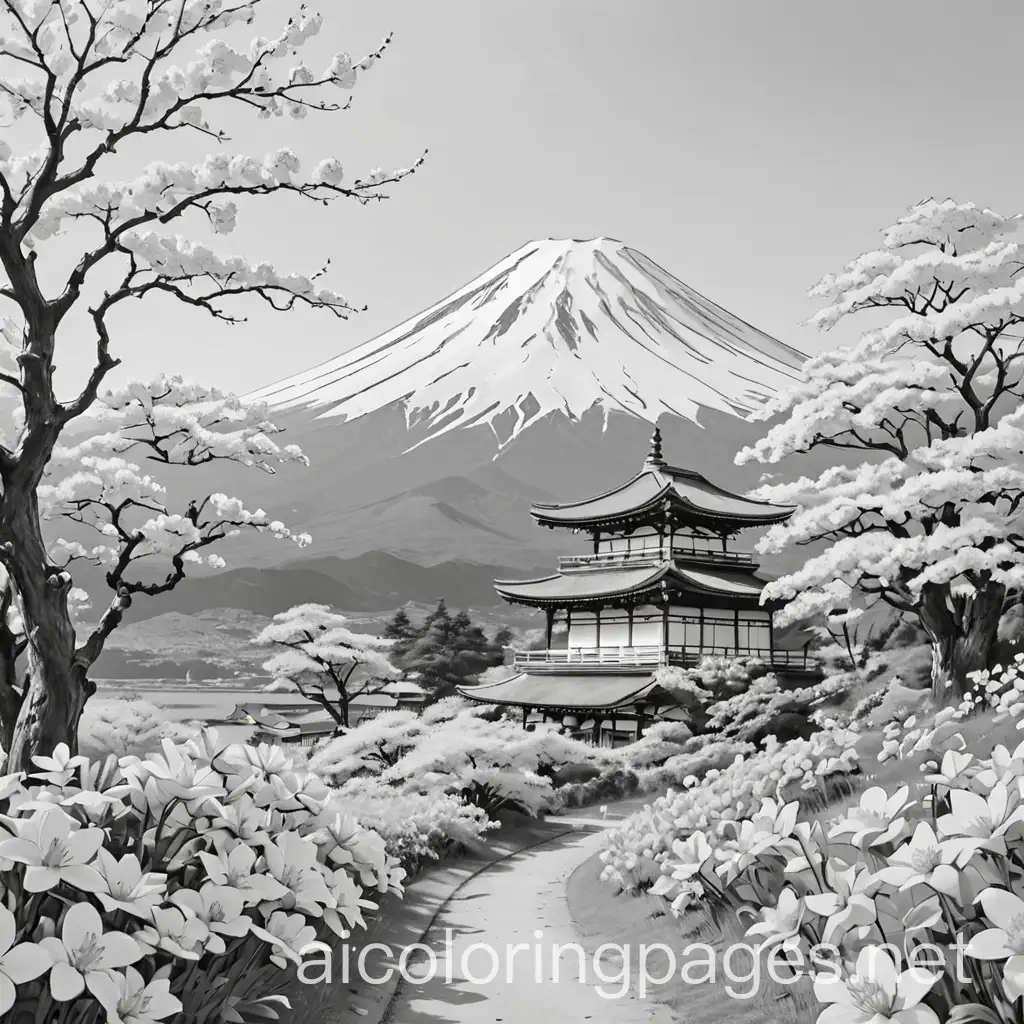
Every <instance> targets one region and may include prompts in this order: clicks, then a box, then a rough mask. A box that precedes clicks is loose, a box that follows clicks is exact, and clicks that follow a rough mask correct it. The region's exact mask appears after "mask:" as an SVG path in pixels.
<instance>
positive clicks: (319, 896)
mask: <svg viewBox="0 0 1024 1024" xmlns="http://www.w3.org/2000/svg"><path fill="white" fill-rule="evenodd" d="M316 851H317V847H316V845H315V844H313V843H311V842H309V841H308V840H305V839H303V838H302V837H301V836H298V835H296V834H295V833H294V832H284V833H282V834H281V835H279V836H278V837H277V838H276V840H275V841H274V844H273V845H272V846H267V847H266V848H265V849H264V851H263V859H264V861H265V862H266V865H267V871H268V872H269V873H270V874H271V875H272V876H273V877H274V878H275V879H277V881H278V882H280V883H281V885H282V886H284V888H285V890H286V892H285V893H284V894H283V895H282V896H280V897H278V898H277V899H279V900H280V902H281V905H282V907H283V908H284V909H285V910H301V911H302V912H303V913H305V914H311V915H313V916H314V917H320V916H321V915H322V913H323V908H324V907H333V906H334V897H333V896H331V893H330V890H329V889H328V888H327V884H326V883H325V882H324V878H323V875H322V874H321V868H320V865H319V863H318V862H317V859H316Z"/></svg>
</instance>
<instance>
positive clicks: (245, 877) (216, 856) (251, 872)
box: [199, 843, 288, 905]
mask: <svg viewBox="0 0 1024 1024" xmlns="http://www.w3.org/2000/svg"><path fill="white" fill-rule="evenodd" d="M199 859H200V860H201V861H202V862H203V866H204V867H205V868H206V874H207V877H208V878H209V879H210V881H211V882H213V883H214V884H215V885H224V886H230V887H231V888H232V889H237V890H238V891H239V892H240V893H241V894H242V896H243V898H244V899H245V902H246V904H248V905H251V904H254V903H260V902H263V901H266V900H279V899H281V898H282V897H284V896H287V895H288V888H287V887H286V886H284V885H282V884H281V883H280V882H279V881H278V880H277V879H276V878H272V877H270V875H267V874H264V873H262V872H258V871H256V870H255V868H256V859H257V855H256V854H255V853H254V852H253V851H252V850H251V849H250V848H249V847H248V846H246V845H245V843H238V844H237V845H236V846H235V847H234V848H233V849H232V850H230V851H228V850H227V849H221V850H218V851H217V852H216V853H207V852H205V851H204V852H203V853H200V854H199Z"/></svg>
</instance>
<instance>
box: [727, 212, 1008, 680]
mask: <svg viewBox="0 0 1024 1024" xmlns="http://www.w3.org/2000/svg"><path fill="white" fill-rule="evenodd" d="M1019 225H1020V217H1019V216H1013V217H1003V216H1000V215H999V214H996V213H993V212H992V211H991V210H985V209H979V208H978V207H976V206H974V205H973V204H957V203H954V202H953V201H952V200H946V201H944V202H935V201H932V200H929V201H927V202H924V203H921V204H919V205H918V206H916V207H914V208H913V209H912V210H911V211H910V213H909V214H908V215H907V216H905V217H903V218H901V219H900V220H899V221H897V222H896V223H895V224H894V225H893V226H892V227H890V228H889V229H888V230H887V231H886V232H885V234H884V238H883V241H882V245H881V247H880V248H879V249H877V250H875V251H872V252H869V253H866V254H864V255H862V256H860V257H858V258H857V259H855V260H853V261H852V262H850V263H849V264H847V266H846V268H845V269H844V270H843V272H842V273H840V274H836V275H830V276H828V277H826V278H824V279H823V280H822V281H821V282H820V283H819V284H818V285H817V286H816V287H815V288H814V289H813V291H812V295H815V296H818V297H821V298H823V299H825V300H826V302H827V305H826V306H825V307H824V308H822V309H821V310H820V311H819V312H818V313H817V314H816V315H815V317H813V318H812V322H813V323H815V324H816V325H817V326H819V327H821V328H824V329H827V328H829V327H832V326H833V325H835V324H836V323H838V322H839V321H841V320H842V319H844V318H845V317H847V316H850V315H852V314H855V313H858V312H862V311H864V310H877V309H880V308H886V309H891V310H894V311H895V312H896V313H897V316H896V318H895V319H894V320H892V322H890V323H889V324H888V325H886V326H884V327H881V328H877V329H874V330H871V331H868V332H867V333H865V334H864V335H863V336H862V338H861V340H860V341H859V342H858V343H857V344H856V345H854V346H853V347H852V348H843V349H839V350H837V351H833V352H826V353H823V354H822V355H819V356H816V357H814V358H812V359H810V360H809V361H808V362H807V364H806V365H805V368H804V369H805V375H806V377H805V380H804V382H803V383H801V384H800V385H797V386H796V387H795V388H794V389H792V390H791V391H790V392H788V393H787V394H785V395H782V396H780V397H779V398H778V399H777V400H775V401H773V402H772V403H770V404H769V405H768V406H766V407H765V408H764V409H763V410H759V412H758V413H757V414H756V416H755V418H757V419H764V420H769V419H772V418H774V417H777V416H779V415H780V414H784V415H785V418H784V419H783V420H782V421H781V422H778V423H776V424H775V425H774V426H772V427H771V428H770V429H769V430H768V432H767V434H766V435H765V437H764V438H762V439H761V440H760V441H758V442H757V444H755V445H753V446H752V447H750V448H747V449H745V450H744V451H742V452H741V453H740V455H739V456H738V457H737V462H739V463H744V462H749V461H755V460H756V461H759V462H762V463H765V464H775V463H778V462H780V461H781V460H783V459H785V458H787V457H788V456H791V455H793V454H798V453H803V452H808V451H811V450H812V449H814V448H833V449H852V450H854V451H859V452H861V453H863V454H862V457H864V458H865V461H863V462H857V463H849V464H842V465H836V466H832V467H830V468H829V469H827V470H825V471H824V472H823V473H821V474H820V475H819V476H818V477H817V479H809V478H806V477H804V478H801V479H799V480H797V481H796V482H795V483H790V484H770V485H766V486H763V487H761V488H759V489H758V490H757V491H756V492H755V493H756V494H757V496H758V497H760V498H762V499H765V500H770V501H774V502H777V503H780V504H788V505H797V506H798V507H799V511H798V512H797V514H796V515H794V516H793V517H792V518H791V519H790V520H789V521H788V522H786V523H785V524H782V525H779V526H775V527H773V528H772V529H771V530H770V531H769V532H768V534H767V536H766V537H765V539H764V541H763V543H762V546H761V550H762V551H763V552H778V551H780V550H782V549H783V548H786V547H789V546H792V545H807V544H814V543H818V542H822V541H824V542H827V543H828V545H829V546H828V548H827V549H826V550H825V551H824V552H823V553H822V554H820V555H817V556H815V557H813V558H811V559H810V560H809V561H808V562H807V563H806V564H805V565H804V566H803V567H802V568H801V569H800V570H799V571H797V572H795V573H791V574H789V575H787V576H785V577H783V578H782V579H780V580H778V581H776V582H775V583H772V584H769V586H768V587H767V588H766V590H765V595H766V597H767V598H775V599H779V598H781V599H783V600H786V601H789V604H788V605H787V607H786V609H785V611H784V612H783V613H782V615H781V617H780V621H782V622H786V621H795V620H796V619H799V618H804V617H807V616H811V615H815V614H821V613H828V612H832V611H834V610H836V609H837V608H846V607H849V606H850V604H851V602H852V601H855V600H856V598H857V597H858V596H860V597H862V598H864V599H865V602H866V604H868V605H870V604H874V603H877V602H884V603H886V604H888V605H891V606H892V607H894V608H896V609H898V610H899V611H901V612H904V613H910V614H912V615H917V616H919V617H920V619H921V622H922V624H923V625H924V626H925V628H926V630H927V631H928V632H929V635H930V636H931V637H932V640H933V650H934V655H935V661H934V666H933V683H934V685H935V687H936V695H937V696H939V695H942V694H944V693H945V691H946V690H947V689H951V690H952V691H953V692H954V694H955V695H959V693H961V692H962V687H963V685H964V680H965V677H966V673H967V672H969V671H973V670H977V669H979V668H983V667H985V662H986V659H987V658H988V652H989V651H990V650H991V646H992V643H993V642H994V639H995V631H996V628H997V626H998V621H999V616H1000V614H1001V612H1002V610H1003V606H1004V602H1006V601H1007V600H1008V599H1012V594H1013V593H1014V592H1015V591H1017V590H1018V589H1020V587H1021V585H1022V583H1024V569H1022V558H1021V552H1022V549H1024V545H1022V544H1021V538H1022V536H1024V530H1022V526H1024V523H1022V521H1021V502H1022V498H1024V412H1022V410H1021V406H1020V402H1021V398H1022V395H1024V392H1022V390H1021V382H1022V377H1024V338H1022V333H1024V332H1022V327H1021V325H1022V324H1024V281H1022V280H1021V279H1020V270H1021V269H1022V267H1024V259H1022V257H1024V249H1022V247H1021V244H1020V243H1019V242H1018V241H1016V240H1015V235H1016V232H1017V229H1018V227H1019Z"/></svg>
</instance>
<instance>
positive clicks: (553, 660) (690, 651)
mask: <svg viewBox="0 0 1024 1024" xmlns="http://www.w3.org/2000/svg"><path fill="white" fill-rule="evenodd" d="M709 657H715V658H723V657H724V658H760V659H761V660H762V661H764V662H766V663H767V664H769V665H771V666H772V668H775V669H782V670H785V671H788V672H801V673H803V672H806V673H813V672H815V671H816V670H817V664H816V662H815V661H814V659H813V658H811V657H809V656H808V654H807V652H806V651H804V650H796V651H789V650H774V651H773V650H767V649H760V648H757V649H755V648H724V647H715V648H704V649H695V648H692V647H676V646H664V645H651V646H647V647H573V648H568V649H567V648H565V647H561V648H555V649H551V650H546V651H545V650H542V651H515V652H514V653H513V660H512V664H513V667H514V668H517V669H519V670H520V671H523V672H530V673H542V672H552V673H565V672H570V673H572V672H579V673H587V672H592V671H594V670H597V671H599V672H603V671H609V672H614V671H617V670H623V669H625V670H630V669H652V670H653V669H656V668H662V667H664V666H666V665H676V666H679V667H680V668H693V667H696V666H697V665H699V664H700V662H701V661H702V660H703V659H704V658H709Z"/></svg>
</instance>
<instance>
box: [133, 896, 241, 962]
mask: <svg viewBox="0 0 1024 1024" xmlns="http://www.w3.org/2000/svg"><path fill="white" fill-rule="evenodd" d="M152 918H153V923H152V925H147V926H146V927H145V928H140V929H139V930H138V931H137V932H135V934H134V935H133V936H132V938H134V940H135V941H136V942H137V943H138V944H139V945H140V946H141V947H142V948H143V949H145V950H147V951H149V952H154V951H156V950H157V949H163V950H165V951H166V952H168V953H171V954H173V955H174V956H180V957H182V958H183V959H185V960H198V959H199V958H200V957H201V956H202V955H203V950H204V949H209V950H210V952H212V953H223V952H224V949H225V946H224V940H223V939H222V938H221V937H220V936H219V935H211V934H210V929H209V928H208V927H207V926H206V925H205V924H204V923H203V922H202V921H200V920H199V919H198V918H196V917H193V916H191V915H190V914H186V913H185V912H184V911H182V910H179V909H178V908H177V907H154V908H153V911H152Z"/></svg>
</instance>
